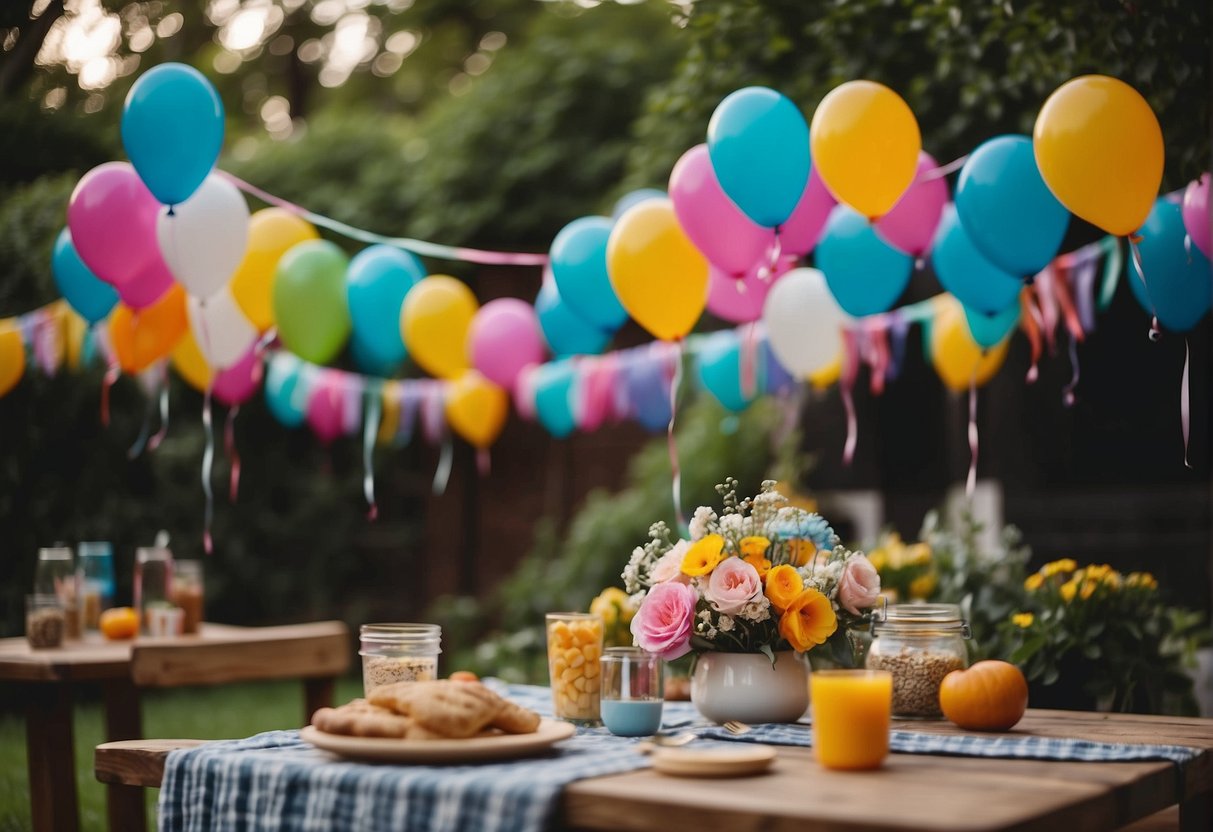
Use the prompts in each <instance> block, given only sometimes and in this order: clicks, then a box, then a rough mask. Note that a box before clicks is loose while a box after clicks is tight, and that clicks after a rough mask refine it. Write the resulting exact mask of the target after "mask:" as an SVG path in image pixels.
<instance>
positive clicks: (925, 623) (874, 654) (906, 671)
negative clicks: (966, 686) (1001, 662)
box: [866, 604, 970, 719]
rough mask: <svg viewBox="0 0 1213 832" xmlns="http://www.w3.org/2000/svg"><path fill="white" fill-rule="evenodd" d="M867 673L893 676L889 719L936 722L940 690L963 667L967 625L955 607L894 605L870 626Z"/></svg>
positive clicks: (945, 605)
mask: <svg viewBox="0 0 1213 832" xmlns="http://www.w3.org/2000/svg"><path fill="white" fill-rule="evenodd" d="M872 636H873V638H872V646H871V647H870V648H869V649H868V657H867V662H866V665H867V668H868V669H869V670H888V671H890V672H892V674H893V716H894V717H901V718H910V719H939V718H940V717H942V716H943V712H942V710H941V709H940V707H939V686H940V684H941V683H942V682H943V677H945V676H947V675H948V674H949V673H951V672H952V671H953V670H962V669H963V668H965V667H967V666H968V663H969V651H968V647H967V645H966V644H965V641H966V640H967V639H968V638H969V637H970V633H969V625H968V622H966V621H965V620H964V619H963V618H961V616H960V607H959V606H957V605H956V604H894V605H892V606H890V607H888V608H887V609H886V610H885V613H884V616H883V617H882V618H880V619H878V620H877V621H876V622H874V623H873V624H872Z"/></svg>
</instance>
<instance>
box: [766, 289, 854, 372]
mask: <svg viewBox="0 0 1213 832" xmlns="http://www.w3.org/2000/svg"><path fill="white" fill-rule="evenodd" d="M762 320H763V323H764V324H765V325H766V330H767V338H768V339H769V341H770V343H771V349H772V350H773V351H774V352H775V357H776V358H778V359H779V363H780V364H782V365H783V366H784V368H785V369H787V371H788V372H789V373H791V374H792V375H794V376H797V377H799V378H807V377H808V376H810V375H812V374H813V373H815V372H817V371H818V370H820V369H822V368H823V367H828V366H829V365H830V364H832V363H833V362H834V360H835V359H836V358H838V355H839V352H840V351H841V350H842V332H841V329H842V326H843V324H845V323H846V322H847V321H848V320H850V317H849V316H848V315H847V313H846V312H844V311H842V307H840V306H839V305H838V302H837V301H836V300H834V296H833V295H831V294H830V288H829V286H827V285H826V279H825V275H823V274H822V273H821V272H819V271H818V270H817V269H793V270H792V271H790V272H788V273H787V274H785V275H784V276H783V277H781V278H780V279H779V282H778V283H776V284H775V285H774V286H772V287H771V292H770V294H768V295H767V300H766V303H765V304H764V305H763V308H762Z"/></svg>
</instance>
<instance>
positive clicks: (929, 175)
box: [915, 153, 969, 182]
mask: <svg viewBox="0 0 1213 832" xmlns="http://www.w3.org/2000/svg"><path fill="white" fill-rule="evenodd" d="M967 161H969V155H968V154H967V153H966V154H965V155H964V156H961V157H960V158H959V159H953V160H952V161H950V162H948V163H947V164H946V165H940V166H939V167H937V168H932V169H931V170H924V171H923V172H922V173H920V174H919V175H918V176H917V177H915V178H916V179H917V181H919V182H930V181H931V180H932V179H940V178H942V177H944V176H947V175H948V174H949V173H955V172H956V171H958V170H960V169H961V168H962V167H964V164H965V162H967Z"/></svg>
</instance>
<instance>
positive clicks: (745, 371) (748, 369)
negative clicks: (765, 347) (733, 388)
mask: <svg viewBox="0 0 1213 832" xmlns="http://www.w3.org/2000/svg"><path fill="white" fill-rule="evenodd" d="M740 358H741V360H740V362H739V363H740V369H741V395H742V396H744V397H745V398H747V399H751V398H753V397H754V392H755V388H756V387H757V386H758V334H757V324H756V323H751V324H750V325H749V326H747V327H746V328H745V333H744V334H743V335H742V336H741V356H740Z"/></svg>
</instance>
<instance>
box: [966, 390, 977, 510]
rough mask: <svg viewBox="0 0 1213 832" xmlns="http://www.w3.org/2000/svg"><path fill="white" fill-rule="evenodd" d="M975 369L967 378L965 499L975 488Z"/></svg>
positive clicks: (969, 498)
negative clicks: (967, 472) (967, 412)
mask: <svg viewBox="0 0 1213 832" xmlns="http://www.w3.org/2000/svg"><path fill="white" fill-rule="evenodd" d="M978 445H979V443H978V436H977V370H976V369H974V370H973V375H972V377H970V378H969V476H968V477H967V478H966V479H965V499H967V500H970V501H971V500H972V499H973V493H974V492H975V491H976V490H977V450H978Z"/></svg>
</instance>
